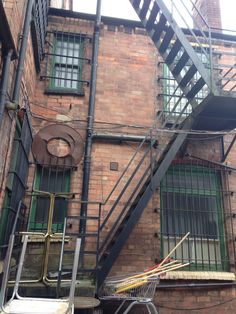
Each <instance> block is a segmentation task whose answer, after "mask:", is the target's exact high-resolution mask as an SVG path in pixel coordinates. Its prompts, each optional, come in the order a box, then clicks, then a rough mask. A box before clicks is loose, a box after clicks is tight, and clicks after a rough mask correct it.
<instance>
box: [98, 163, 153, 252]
mask: <svg viewBox="0 0 236 314" xmlns="http://www.w3.org/2000/svg"><path fill="white" fill-rule="evenodd" d="M150 169H151V165H149V166H148V167H147V168H146V170H145V172H144V173H143V175H142V177H141V178H140V179H139V181H138V183H137V185H136V187H135V188H134V189H133V192H132V193H131V195H130V197H129V199H128V200H127V202H126V204H125V206H124V207H123V209H122V211H121V212H120V213H119V216H118V217H117V219H116V221H115V222H114V223H113V225H114V226H115V227H116V228H111V229H110V231H109V233H108V234H107V236H106V238H105V239H104V241H103V243H102V245H101V247H100V248H99V254H101V253H102V252H103V251H104V249H105V247H106V245H107V243H108V241H109V239H111V236H112V235H113V234H114V233H115V231H116V230H117V228H118V227H119V225H120V221H121V220H122V218H124V214H125V213H126V210H127V208H128V206H129V205H130V204H132V199H133V198H134V196H135V195H136V194H137V191H139V188H140V186H141V184H142V183H143V181H144V178H145V177H146V176H147V174H148V173H149V171H150Z"/></svg>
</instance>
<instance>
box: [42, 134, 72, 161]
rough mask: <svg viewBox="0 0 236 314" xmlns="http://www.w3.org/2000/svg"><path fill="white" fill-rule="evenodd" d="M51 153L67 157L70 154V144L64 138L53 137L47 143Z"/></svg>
mask: <svg viewBox="0 0 236 314" xmlns="http://www.w3.org/2000/svg"><path fill="white" fill-rule="evenodd" d="M47 150H48V152H49V154H51V155H53V156H56V157H66V156H68V155H69V154H70V144H69V143H67V141H65V140H64V139H62V138H52V139H51V140H49V141H48V143H47Z"/></svg>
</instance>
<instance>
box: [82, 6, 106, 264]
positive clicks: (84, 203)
mask: <svg viewBox="0 0 236 314" xmlns="http://www.w3.org/2000/svg"><path fill="white" fill-rule="evenodd" d="M101 3H102V0H97V11H96V21H95V25H94V34H93V55H92V67H91V83H90V96H89V108H88V120H87V137H86V144H85V155H84V169H83V170H84V171H83V186H82V195H81V200H82V204H81V209H80V216H81V217H82V219H81V221H80V228H79V229H80V233H85V232H86V217H87V207H88V206H87V201H88V194H89V178H90V168H91V154H92V142H93V139H92V136H93V123H94V111H95V95H96V82H97V62H98V46H99V33H100V25H101ZM81 247H82V249H81V252H82V254H81V260H83V256H82V255H83V247H84V237H82V243H81Z"/></svg>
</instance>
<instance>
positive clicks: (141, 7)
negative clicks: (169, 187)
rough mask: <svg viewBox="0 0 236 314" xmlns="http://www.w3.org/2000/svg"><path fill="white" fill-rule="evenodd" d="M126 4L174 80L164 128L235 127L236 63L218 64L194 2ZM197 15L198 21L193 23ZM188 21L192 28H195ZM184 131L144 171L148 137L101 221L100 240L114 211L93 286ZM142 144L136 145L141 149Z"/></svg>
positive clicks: (162, 115) (139, 1)
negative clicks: (121, 203)
mask: <svg viewBox="0 0 236 314" xmlns="http://www.w3.org/2000/svg"><path fill="white" fill-rule="evenodd" d="M174 2H175V3H174ZM187 2H189V4H190V6H188V4H187ZM130 3H131V4H132V6H133V8H134V9H135V11H136V13H137V15H138V16H139V18H140V20H141V22H142V24H143V26H144V27H145V29H146V31H147V33H148V35H149V36H150V38H151V39H152V41H153V43H154V44H155V46H156V48H157V49H158V51H159V54H160V55H161V56H162V59H163V63H164V64H165V65H167V66H168V68H169V71H170V72H171V73H172V76H173V79H174V80H175V81H176V82H177V88H176V90H175V91H174V93H173V95H170V99H171V98H174V97H175V96H176V92H177V90H178V100H177V101H176V103H175V104H174V105H173V106H172V108H171V110H170V112H168V113H165V112H164V111H163V112H161V113H160V115H159V122H160V121H161V122H162V128H166V127H167V126H168V127H171V128H172V129H176V130H177V129H179V130H180V129H181V130H185V131H190V130H208V131H209V130H210V131H222V130H226V129H227V130H229V129H233V128H235V127H236V110H235V104H236V84H235V72H236V67H235V65H232V66H231V65H230V66H228V63H227V62H225V63H224V62H222V60H223V59H224V56H222V54H221V55H220V57H219V54H218V53H217V52H216V49H215V47H214V45H213V40H212V31H211V29H210V27H209V25H208V24H207V23H206V22H205V20H204V18H203V17H202V15H201V13H200V12H199V11H198V9H197V7H196V6H195V4H194V3H193V1H192V0H189V1H184V0H178V1H168V0H166V1H165V3H164V1H162V0H130ZM194 10H195V16H196V15H198V17H199V18H198V19H196V20H194V19H193V16H192V11H194ZM183 12H185V13H186V14H187V15H190V16H191V22H190V26H189V24H188V22H187V20H188V18H187V17H186V15H185V13H183ZM181 18H182V20H183V22H185V24H186V28H185V27H184V28H182V27H180V26H179V25H178V24H179V23H177V22H176V21H178V22H179V20H180V19H181ZM175 19H176V20H175ZM199 19H200V20H201V23H200V24H201V25H198V23H199ZM191 23H192V24H191ZM202 24H203V26H202ZM191 25H192V26H191ZM193 25H194V27H195V28H196V29H197V30H194V28H193ZM203 59H204V60H205V61H204V62H203V61H202V60H203ZM228 62H229V61H228ZM181 100H184V101H185V105H184V106H183V107H182V109H181V111H180V112H179V113H178V115H176V114H174V113H175V111H176V108H177V107H178V104H179V103H180V101H181ZM173 117H174V120H173ZM170 121H171V126H170V123H169V122H170ZM187 133H188V132H176V134H175V135H173V136H172V137H171V138H170V139H169V140H168V143H167V144H166V145H165V148H164V149H163V150H162V151H161V153H160V154H159V155H158V158H156V159H155V160H154V161H151V163H149V165H148V167H146V168H145V169H144V170H140V169H143V164H144V160H145V156H147V155H148V154H149V152H150V151H152V150H153V146H155V145H156V144H157V142H155V141H151V145H150V146H149V147H148V148H147V149H146V151H145V153H144V155H143V158H141V159H140V163H139V164H138V166H137V167H136V168H135V170H134V172H133V173H132V175H131V177H130V179H129V180H128V181H127V184H126V185H125V186H124V188H123V189H122V190H121V192H120V195H119V196H118V198H117V199H116V201H115V203H114V205H113V206H112V208H111V209H110V210H109V214H108V215H107V217H106V218H105V219H104V221H103V222H102V223H101V227H100V235H101V239H102V233H103V232H104V230H105V229H106V227H107V226H108V225H109V220H110V217H111V216H112V215H113V212H115V211H116V212H117V214H116V215H114V216H115V218H116V219H115V221H114V220H113V221H112V223H113V225H112V227H111V226H110V225H109V229H110V231H109V232H108V233H107V234H106V236H105V237H104V240H103V243H102V245H101V247H100V251H99V255H100V256H99V265H98V287H99V286H101V284H102V283H103V281H104V280H105V278H106V276H107V275H108V273H109V271H110V270H111V267H112V265H113V264H114V262H115V260H116V258H117V257H118V255H119V252H120V251H121V249H122V247H123V245H124V244H125V242H126V240H127V238H128V236H129V235H130V233H131V232H132V230H133V228H134V226H135V225H136V223H137V222H138V220H139V218H140V217H141V214H142V213H143V211H144V209H145V207H146V206H147V204H148V201H149V200H150V199H151V196H152V195H153V193H154V192H155V190H156V188H157V187H158V186H159V184H160V181H161V180H162V178H163V176H164V175H165V173H166V171H167V169H168V168H169V166H170V164H171V162H172V160H173V159H174V157H175V156H176V154H177V153H178V151H179V150H180V148H181V146H182V145H183V143H184V141H185V140H186V138H187ZM157 138H158V134H157ZM158 140H159V139H158ZM160 140H161V139H160ZM143 145H144V144H141V145H140V147H141V146H143ZM140 147H139V148H140ZM138 171H143V172H142V175H141V176H140V177H139V180H136V185H135V186H134V187H133V189H132V192H130V197H128V198H127V199H126V202H125V206H124V208H121V207H119V202H120V200H121V199H122V197H123V195H124V193H126V191H127V190H128V186H129V185H130V183H131V181H132V180H133V179H134V177H135V176H136V174H137V173H138Z"/></svg>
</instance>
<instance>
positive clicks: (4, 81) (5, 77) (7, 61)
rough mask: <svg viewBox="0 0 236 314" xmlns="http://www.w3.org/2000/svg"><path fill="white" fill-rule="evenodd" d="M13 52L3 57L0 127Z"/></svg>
mask: <svg viewBox="0 0 236 314" xmlns="http://www.w3.org/2000/svg"><path fill="white" fill-rule="evenodd" d="M12 53H13V50H12V49H10V50H8V52H7V53H6V54H5V55H4V57H3V59H4V60H3V69H2V81H1V86H0V127H1V124H2V120H3V115H4V109H5V104H6V98H7V89H8V81H9V80H8V78H9V74H10V64H11V58H12Z"/></svg>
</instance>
